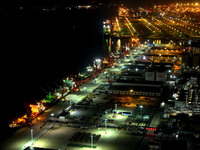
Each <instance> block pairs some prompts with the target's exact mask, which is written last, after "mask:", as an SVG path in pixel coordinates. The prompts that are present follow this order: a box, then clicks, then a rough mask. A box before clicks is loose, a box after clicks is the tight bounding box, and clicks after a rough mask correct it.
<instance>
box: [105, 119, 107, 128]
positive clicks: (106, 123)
mask: <svg viewBox="0 0 200 150" xmlns="http://www.w3.org/2000/svg"><path fill="white" fill-rule="evenodd" d="M106 128H107V119H105V129H106Z"/></svg>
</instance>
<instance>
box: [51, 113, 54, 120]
mask: <svg viewBox="0 0 200 150" xmlns="http://www.w3.org/2000/svg"><path fill="white" fill-rule="evenodd" d="M53 116H54V114H53V113H52V114H51V117H52V121H53Z"/></svg>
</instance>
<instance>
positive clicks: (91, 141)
mask: <svg viewBox="0 0 200 150" xmlns="http://www.w3.org/2000/svg"><path fill="white" fill-rule="evenodd" d="M91 148H92V149H93V135H91Z"/></svg>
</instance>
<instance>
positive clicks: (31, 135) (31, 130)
mask: <svg viewBox="0 0 200 150" xmlns="http://www.w3.org/2000/svg"><path fill="white" fill-rule="evenodd" d="M31 140H33V129H31Z"/></svg>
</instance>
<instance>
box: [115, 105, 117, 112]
mask: <svg viewBox="0 0 200 150" xmlns="http://www.w3.org/2000/svg"><path fill="white" fill-rule="evenodd" d="M115 111H116V112H117V104H115Z"/></svg>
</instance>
